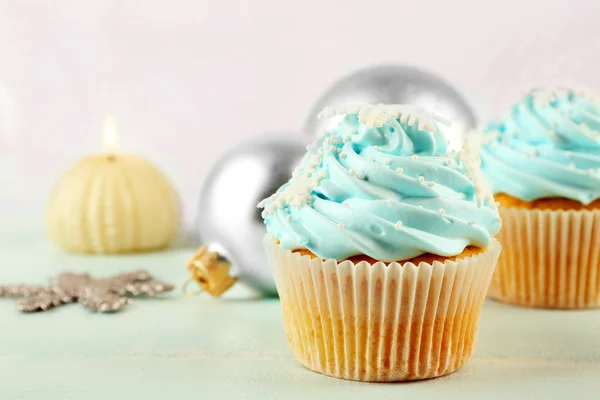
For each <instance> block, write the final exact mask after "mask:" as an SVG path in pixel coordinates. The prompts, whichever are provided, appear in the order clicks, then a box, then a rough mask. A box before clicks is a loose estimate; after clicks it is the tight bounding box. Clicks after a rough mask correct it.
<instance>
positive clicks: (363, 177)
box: [357, 172, 365, 179]
mask: <svg viewBox="0 0 600 400" xmlns="http://www.w3.org/2000/svg"><path fill="white" fill-rule="evenodd" d="M357 176H358V179H365V174H363V173H362V172H361V173H360V174H358V175H357Z"/></svg>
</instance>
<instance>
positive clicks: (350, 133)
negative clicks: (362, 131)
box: [348, 128, 356, 135]
mask: <svg viewBox="0 0 600 400" xmlns="http://www.w3.org/2000/svg"><path fill="white" fill-rule="evenodd" d="M355 133H356V130H354V128H352V129H350V131H348V134H349V135H354V134H355Z"/></svg>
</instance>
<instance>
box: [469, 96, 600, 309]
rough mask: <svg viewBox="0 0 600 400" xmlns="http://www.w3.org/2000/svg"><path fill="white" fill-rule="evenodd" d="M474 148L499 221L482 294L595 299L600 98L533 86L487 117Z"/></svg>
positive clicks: (550, 304)
mask: <svg viewBox="0 0 600 400" xmlns="http://www.w3.org/2000/svg"><path fill="white" fill-rule="evenodd" d="M480 154H481V159H482V168H483V170H484V172H485V174H486V177H487V178H488V180H489V182H490V184H491V186H492V188H493V190H494V192H495V197H496V200H497V201H498V202H499V203H500V215H501V217H502V221H503V228H502V232H501V233H500V235H499V236H498V239H499V240H500V242H501V243H502V245H503V247H504V250H503V252H502V255H501V256H500V260H499V261H498V268H497V270H496V273H495V274H494V277H493V280H492V284H491V287H490V291H489V294H490V296H491V297H492V298H495V299H498V300H501V301H504V302H507V303H512V304H517V305H525V306H532V307H546V308H587V307H598V306H600V248H599V246H598V243H600V106H599V105H598V104H597V103H596V102H594V101H593V100H592V99H591V98H590V97H587V96H584V95H582V94H580V93H577V92H575V91H573V90H566V89H559V90H534V91H532V92H530V93H528V94H527V95H526V96H524V97H523V98H522V99H521V100H520V101H519V102H518V103H517V104H515V105H514V106H513V107H512V108H511V109H510V112H509V114H508V115H507V116H506V118H504V119H503V120H500V121H495V122H493V123H491V124H490V125H489V127H488V129H487V132H486V134H485V136H484V143H483V146H482V149H481V152H480Z"/></svg>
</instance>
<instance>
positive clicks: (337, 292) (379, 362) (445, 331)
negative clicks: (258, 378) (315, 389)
mask: <svg viewBox="0 0 600 400" xmlns="http://www.w3.org/2000/svg"><path fill="white" fill-rule="evenodd" d="M265 248H266V250H267V255H268V257H269V261H270V263H271V265H272V266H273V268H274V270H275V280H276V283H277V288H278V292H279V296H280V299H281V305H282V310H283V317H284V324H285V328H286V336H287V339H288V343H289V345H290V348H291V350H292V353H293V354H294V355H295V357H296V358H297V359H298V361H299V362H300V363H301V364H302V365H304V366H306V367H307V368H309V369H311V370H313V371H316V372H320V373H322V374H325V375H329V376H333V377H337V378H342V379H349V380H357V381H371V382H394V381H410V380H419V379H429V378H434V377H438V376H442V375H446V374H449V373H452V372H454V371H456V370H457V369H458V368H460V367H461V366H462V365H463V364H464V363H465V362H466V361H467V360H468V359H469V358H470V356H471V355H472V353H473V351H474V348H475V342H476V337H477V329H478V324H479V315H480V312H481V308H482V305H483V302H484V299H485V295H486V292H487V288H488V285H489V282H490V279H491V276H492V273H493V270H494V266H495V263H496V260H497V258H498V254H499V253H500V245H499V243H498V242H497V241H495V240H494V241H493V243H492V244H491V245H490V246H489V247H488V248H487V249H486V250H485V251H482V252H480V253H479V254H476V255H474V256H468V257H465V258H457V259H456V260H447V261H445V262H440V261H437V260H436V261H434V262H433V263H431V264H428V263H425V262H420V263H419V265H418V266H417V265H415V264H414V263H412V262H405V263H402V264H399V263H389V264H385V263H383V262H377V263H374V264H372V263H368V262H366V261H362V262H359V263H357V264H354V263H353V262H351V261H349V260H346V261H343V262H340V263H338V262H336V261H335V260H322V259H320V258H311V257H310V256H309V255H304V256H302V255H300V254H298V253H296V252H291V251H289V250H284V249H282V248H281V247H280V246H279V245H278V244H277V243H276V241H275V240H274V239H273V238H272V237H271V236H269V235H267V236H266V237H265Z"/></svg>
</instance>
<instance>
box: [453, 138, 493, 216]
mask: <svg viewBox="0 0 600 400" xmlns="http://www.w3.org/2000/svg"><path fill="white" fill-rule="evenodd" d="M458 157H459V159H460V161H461V163H462V164H463V165H464V166H465V168H466V169H467V173H468V175H469V177H470V178H471V180H472V181H473V183H474V185H475V199H476V201H477V205H479V206H484V205H485V201H486V200H487V203H488V205H489V206H490V207H492V208H494V209H495V208H497V206H496V203H495V202H494V195H493V194H492V190H491V189H490V186H489V185H488V183H487V181H486V180H485V178H484V176H483V171H482V170H481V159H480V158H479V154H478V148H477V145H476V144H474V143H473V139H472V138H471V137H467V138H466V139H465V141H464V143H463V148H462V150H461V151H460V153H459V155H458Z"/></svg>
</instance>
